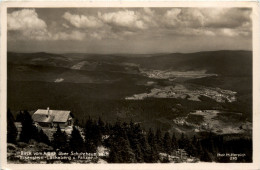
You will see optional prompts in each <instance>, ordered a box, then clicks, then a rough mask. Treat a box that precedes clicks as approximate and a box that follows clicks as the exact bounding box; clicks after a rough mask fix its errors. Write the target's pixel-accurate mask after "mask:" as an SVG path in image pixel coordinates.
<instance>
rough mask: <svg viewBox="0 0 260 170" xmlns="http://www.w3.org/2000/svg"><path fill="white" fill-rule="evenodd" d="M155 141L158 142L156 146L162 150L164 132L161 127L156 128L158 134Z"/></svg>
mask: <svg viewBox="0 0 260 170" xmlns="http://www.w3.org/2000/svg"><path fill="white" fill-rule="evenodd" d="M155 143H156V147H157V149H158V151H162V148H163V147H162V145H163V143H162V132H161V130H160V129H157V130H156V135H155Z"/></svg>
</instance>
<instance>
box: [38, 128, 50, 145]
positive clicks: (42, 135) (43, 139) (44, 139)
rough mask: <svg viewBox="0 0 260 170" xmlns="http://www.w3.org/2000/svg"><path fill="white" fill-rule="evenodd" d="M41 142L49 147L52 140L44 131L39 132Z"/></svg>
mask: <svg viewBox="0 0 260 170" xmlns="http://www.w3.org/2000/svg"><path fill="white" fill-rule="evenodd" d="M38 141H39V142H42V143H45V144H47V145H49V144H50V140H49V137H48V136H47V135H46V134H45V133H44V132H43V131H42V129H41V130H40V132H39V138H38Z"/></svg>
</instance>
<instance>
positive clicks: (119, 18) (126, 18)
mask: <svg viewBox="0 0 260 170" xmlns="http://www.w3.org/2000/svg"><path fill="white" fill-rule="evenodd" d="M98 18H99V19H100V20H102V21H103V22H104V23H106V24H108V25H110V26H112V27H121V28H126V29H130V30H133V29H137V30H143V29H146V28H147V26H146V25H145V23H144V21H143V20H142V18H141V16H140V13H138V12H136V11H131V10H124V11H117V12H110V13H103V14H102V13H100V12H99V13H98Z"/></svg>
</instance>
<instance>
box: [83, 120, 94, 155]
mask: <svg viewBox="0 0 260 170" xmlns="http://www.w3.org/2000/svg"><path fill="white" fill-rule="evenodd" d="M93 126H94V123H93V121H92V119H91V118H90V117H89V118H88V120H87V122H86V123H85V129H84V134H85V149H86V151H87V152H89V153H94V152H96V150H97V145H96V143H95V142H94V138H95V137H94V136H95V134H94V133H93V132H94V131H93Z"/></svg>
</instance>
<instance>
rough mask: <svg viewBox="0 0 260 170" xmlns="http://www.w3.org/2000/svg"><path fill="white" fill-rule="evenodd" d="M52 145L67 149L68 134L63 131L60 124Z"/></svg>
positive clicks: (56, 147) (55, 147)
mask: <svg viewBox="0 0 260 170" xmlns="http://www.w3.org/2000/svg"><path fill="white" fill-rule="evenodd" d="M52 146H53V148H54V149H60V150H65V149H67V135H66V134H65V132H62V131H61V129H60V126H59V125H58V126H57V130H56V132H55V133H54V134H53V141H52Z"/></svg>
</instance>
